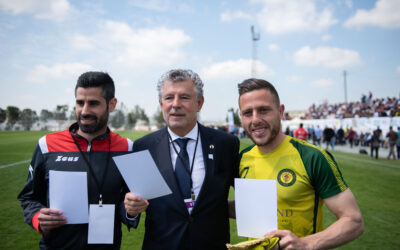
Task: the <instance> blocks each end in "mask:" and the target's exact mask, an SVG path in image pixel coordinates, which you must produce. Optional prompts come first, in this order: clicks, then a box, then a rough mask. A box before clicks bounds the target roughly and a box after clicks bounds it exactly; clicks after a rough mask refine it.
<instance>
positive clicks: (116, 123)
mask: <svg viewBox="0 0 400 250" xmlns="http://www.w3.org/2000/svg"><path fill="white" fill-rule="evenodd" d="M110 120H111V126H112V127H113V128H115V129H119V128H120V127H122V125H124V123H125V115H124V112H122V110H120V109H117V110H114V112H113V115H112V117H111V119H110Z"/></svg>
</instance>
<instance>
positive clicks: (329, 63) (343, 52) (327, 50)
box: [294, 46, 361, 68]
mask: <svg viewBox="0 0 400 250" xmlns="http://www.w3.org/2000/svg"><path fill="white" fill-rule="evenodd" d="M294 62H295V64H297V65H302V66H319V65H321V66H324V67H328V68H343V67H349V66H355V65H358V64H360V63H361V58H360V55H359V54H358V52H357V51H353V50H347V49H340V48H332V47H317V48H316V49H311V48H310V47H309V46H305V47H303V48H301V49H300V50H298V51H296V52H295V54H294Z"/></svg>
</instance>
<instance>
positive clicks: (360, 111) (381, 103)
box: [301, 92, 400, 120]
mask: <svg viewBox="0 0 400 250" xmlns="http://www.w3.org/2000/svg"><path fill="white" fill-rule="evenodd" d="M372 97H373V95H372V93H371V92H370V93H369V95H362V97H361V100H360V101H357V102H349V103H339V104H329V103H328V102H327V101H325V102H324V103H322V104H320V105H315V104H313V105H311V106H310V107H309V108H308V112H307V113H306V114H305V115H304V116H303V117H301V119H304V120H309V119H334V118H339V119H342V118H358V117H395V116H400V98H396V97H387V98H376V99H373V98H372Z"/></svg>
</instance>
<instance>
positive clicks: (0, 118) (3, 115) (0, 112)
mask: <svg viewBox="0 0 400 250" xmlns="http://www.w3.org/2000/svg"><path fill="white" fill-rule="evenodd" d="M6 119H7V112H6V111H5V110H4V109H2V108H0V123H3V122H4V121H5V120H6Z"/></svg>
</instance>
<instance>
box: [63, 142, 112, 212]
mask: <svg viewBox="0 0 400 250" xmlns="http://www.w3.org/2000/svg"><path fill="white" fill-rule="evenodd" d="M71 137H72V139H73V140H74V142H75V145H76V147H77V148H78V149H79V152H80V153H81V155H82V157H83V159H84V160H85V162H86V165H87V166H88V167H89V174H91V175H92V176H93V179H94V181H95V183H96V186H97V189H98V190H99V206H100V207H102V206H103V195H102V193H103V185H104V181H105V179H106V175H107V171H108V169H109V167H108V166H109V163H110V155H111V154H110V152H111V135H109V136H108V137H109V140H108V154H107V163H106V169H105V170H104V173H103V178H102V180H101V182H99V180H98V179H97V177H96V175H95V174H94V171H93V167H92V164H90V162H89V161H88V159H87V158H86V156H85V155H84V154H83V152H82V149H81V147H79V144H78V143H77V142H76V140H75V137H74V136H73V135H71Z"/></svg>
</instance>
